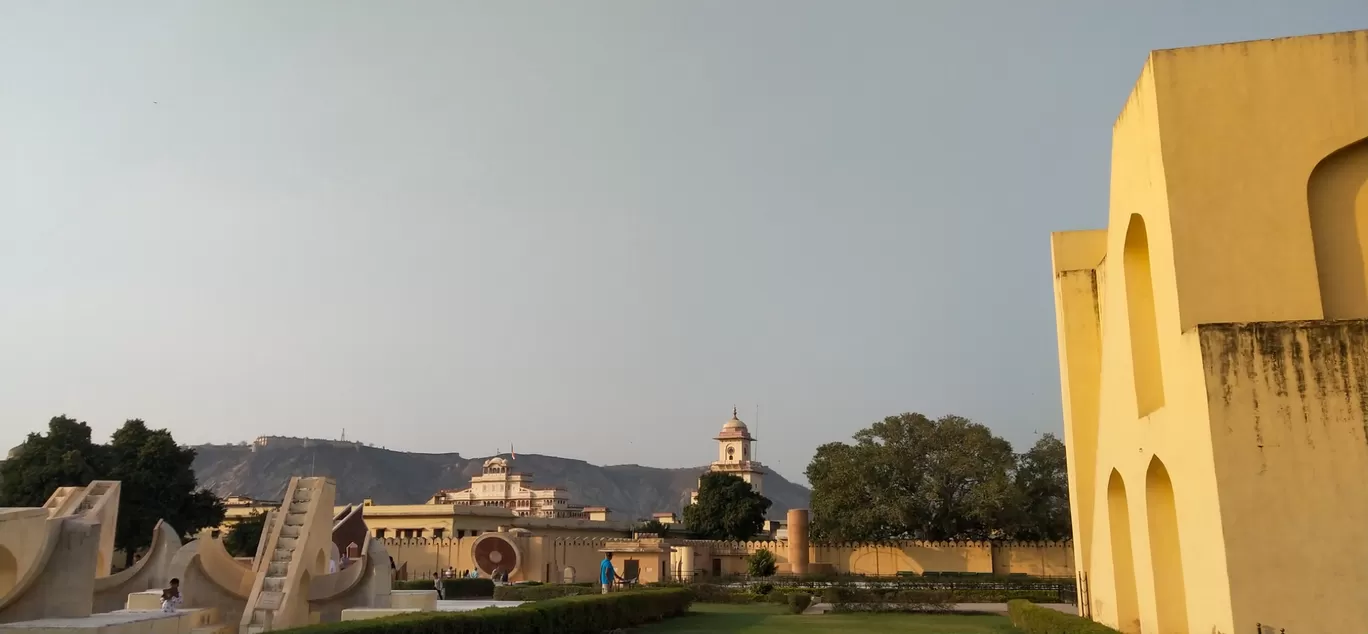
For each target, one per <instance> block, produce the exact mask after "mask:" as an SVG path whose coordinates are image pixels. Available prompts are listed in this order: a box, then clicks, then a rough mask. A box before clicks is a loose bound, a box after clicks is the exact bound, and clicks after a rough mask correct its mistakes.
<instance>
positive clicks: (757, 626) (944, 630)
mask: <svg viewBox="0 0 1368 634" xmlns="http://www.w3.org/2000/svg"><path fill="white" fill-rule="evenodd" d="M632 631H633V633H634V634H665V633H667V632H673V633H675V634H724V633H729V632H743V633H745V634H770V633H773V634H818V633H819V632H820V633H826V632H833V633H837V634H841V633H852V634H853V633H855V632H893V633H899V632H906V633H911V634H1013V633H1015V632H1016V631H1017V630H1015V629H1013V628H1012V625H1011V622H1009V621H1008V620H1007V617H1005V616H994V615H977V614H975V615H959V614H814V615H806V616H804V615H793V614H788V611H787V609H786V608H785V607H784V606H779V605H717V604H696V605H694V606H693V610H692V611H691V612H690V613H689V615H688V616H682V617H679V618H675V619H670V620H668V621H665V622H663V623H657V624H655V625H649V626H646V627H642V628H637V629H635V630H632Z"/></svg>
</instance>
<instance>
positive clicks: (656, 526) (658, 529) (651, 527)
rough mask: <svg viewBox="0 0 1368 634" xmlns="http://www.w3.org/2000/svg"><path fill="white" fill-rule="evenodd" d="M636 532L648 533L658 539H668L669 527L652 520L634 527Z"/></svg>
mask: <svg viewBox="0 0 1368 634" xmlns="http://www.w3.org/2000/svg"><path fill="white" fill-rule="evenodd" d="M636 532H638V533H650V534H652V535H657V536H659V537H669V536H670V525H669V524H666V523H664V522H661V521H660V520H658V519H654V518H652V519H649V520H646V521H644V522H642V523H641V525H640V526H638V527H636Z"/></svg>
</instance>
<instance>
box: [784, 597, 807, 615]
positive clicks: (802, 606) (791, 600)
mask: <svg viewBox="0 0 1368 634" xmlns="http://www.w3.org/2000/svg"><path fill="white" fill-rule="evenodd" d="M810 605H812V595H810V594H803V593H802V592H795V593H793V594H790V595H788V606H789V613H790V614H802V613H803V612H804V611H806V610H807V609H808V606H810Z"/></svg>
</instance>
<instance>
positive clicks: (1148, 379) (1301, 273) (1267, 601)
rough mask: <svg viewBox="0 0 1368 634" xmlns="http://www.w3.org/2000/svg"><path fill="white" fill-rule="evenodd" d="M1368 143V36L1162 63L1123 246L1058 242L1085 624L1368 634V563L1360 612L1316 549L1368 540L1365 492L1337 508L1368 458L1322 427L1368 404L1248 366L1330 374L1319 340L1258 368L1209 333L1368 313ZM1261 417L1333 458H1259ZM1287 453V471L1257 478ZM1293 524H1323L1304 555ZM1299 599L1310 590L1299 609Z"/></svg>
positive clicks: (1112, 228)
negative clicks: (1289, 384) (1227, 325)
mask: <svg viewBox="0 0 1368 634" xmlns="http://www.w3.org/2000/svg"><path fill="white" fill-rule="evenodd" d="M1366 137H1368V32H1364V31H1357V32H1349V33H1338V34H1330V35H1317V36H1308V37H1298V38H1286V39H1280V40H1265V41H1259V42H1247V43H1239V44H1227V45H1218V46H1204V47H1195V48H1187V49H1175V50H1167V51H1156V52H1154V53H1152V54H1151V55H1150V57H1149V59H1148V60H1147V62H1146V63H1145V65H1144V68H1143V70H1142V72H1141V74H1140V77H1139V79H1138V81H1137V82H1136V85H1135V87H1134V89H1133V91H1132V93H1131V95H1130V97H1129V99H1128V100H1127V102H1126V104H1125V106H1124V108H1123V109H1122V112H1121V114H1120V116H1119V117H1118V118H1117V121H1116V124H1115V125H1114V127H1113V130H1112V174H1111V200H1110V210H1109V214H1108V221H1107V223H1108V229H1107V230H1106V231H1105V233H1103V232H1100V231H1089V232H1069V233H1062V234H1055V236H1054V237H1053V240H1052V251H1053V258H1054V276H1055V300H1056V302H1055V303H1056V320H1057V328H1058V335H1059V356H1060V369H1061V397H1062V400H1063V404H1064V413H1065V421H1064V422H1065V437H1066V442H1067V443H1068V452H1069V466H1070V494H1071V502H1072V504H1073V512H1074V517H1073V522H1074V531H1075V532H1074V535H1075V540H1076V541H1075V544H1076V547H1077V553H1076V561H1077V566H1078V569H1079V571H1080V573H1081V574H1080V578H1083V579H1085V580H1086V583H1087V586H1088V587H1087V593H1088V594H1089V595H1090V596H1091V600H1090V601H1089V604H1088V605H1087V606H1085V610H1084V612H1085V614H1091V616H1092V617H1093V618H1095V619H1096V620H1099V621H1102V622H1104V623H1106V624H1108V625H1112V626H1113V627H1117V628H1118V629H1121V630H1122V631H1125V632H1145V633H1147V634H1149V633H1160V632H1162V634H1185V633H1188V632H1193V633H1197V632H1200V633H1202V634H1206V633H1207V632H1227V633H1230V632H1242V631H1246V630H1249V631H1252V630H1253V628H1254V627H1255V624H1256V623H1259V622H1262V623H1265V624H1268V623H1272V624H1274V625H1276V626H1277V627H1285V628H1287V629H1288V631H1325V632H1329V631H1346V632H1347V631H1368V607H1364V604H1363V602H1362V601H1359V600H1357V599H1360V598H1361V595H1363V594H1365V593H1368V585H1364V584H1363V583H1362V582H1361V581H1359V579H1361V578H1365V577H1368V573H1351V571H1350V569H1351V568H1352V567H1353V566H1355V565H1357V564H1358V563H1361V562H1362V561H1363V558H1362V557H1360V556H1359V555H1358V554H1357V553H1358V552H1359V551H1360V550H1361V549H1362V548H1364V547H1363V546H1362V545H1360V544H1359V543H1358V542H1355V543H1354V544H1346V547H1345V548H1344V549H1340V550H1338V552H1340V553H1341V557H1342V558H1341V559H1340V560H1339V562H1340V564H1339V567H1338V568H1332V570H1338V571H1340V573H1339V574H1341V575H1342V577H1343V581H1345V582H1346V583H1343V584H1341V585H1340V586H1339V589H1338V590H1336V591H1335V592H1332V594H1336V595H1337V596H1338V595H1343V596H1344V599H1343V600H1339V601H1336V600H1328V599H1324V597H1322V600H1319V601H1311V600H1310V599H1311V595H1312V593H1314V592H1315V591H1319V590H1320V589H1321V588H1322V587H1323V586H1325V585H1326V584H1327V583H1331V584H1333V583H1335V582H1334V581H1327V580H1326V579H1325V578H1323V577H1322V576H1320V574H1319V573H1317V572H1316V571H1314V570H1313V568H1314V567H1315V566H1313V565H1312V563H1313V562H1315V561H1318V560H1319V559H1324V558H1326V557H1325V556H1324V555H1321V556H1320V557H1319V558H1317V557H1310V556H1302V554H1301V553H1307V552H1310V551H1311V550H1314V549H1321V550H1319V551H1318V552H1333V551H1336V550H1337V549H1338V547H1337V546H1330V542H1334V540H1336V539H1340V538H1342V537H1343V538H1345V539H1348V538H1347V537H1345V536H1348V535H1351V534H1352V535H1360V536H1361V535H1362V529H1361V527H1362V526H1363V523H1362V522H1361V521H1358V518H1356V517H1355V515H1356V514H1357V513H1358V511H1357V510H1355V511H1353V512H1344V508H1346V507H1353V508H1355V509H1358V508H1359V507H1360V506H1361V503H1360V502H1357V501H1356V500H1357V498H1356V497H1355V496H1356V495H1357V494H1350V495H1349V497H1347V498H1345V499H1346V503H1344V504H1342V505H1341V512H1339V513H1333V512H1327V511H1328V510H1329V509H1330V508H1331V507H1333V506H1334V505H1333V504H1331V503H1329V502H1328V501H1327V498H1330V497H1332V496H1335V495H1337V493H1334V492H1335V491H1337V487H1339V486H1341V485H1340V483H1341V482H1343V483H1348V482H1351V481H1353V482H1363V481H1365V480H1368V468H1365V467H1368V457H1366V458H1364V459H1363V460H1362V461H1361V460H1360V458H1359V457H1358V455H1359V453H1360V448H1361V447H1362V446H1363V441H1358V442H1359V446H1360V447H1359V448H1353V449H1349V448H1347V446H1346V444H1347V443H1349V442H1350V441H1351V438H1350V437H1349V436H1348V435H1347V434H1348V432H1346V431H1340V432H1331V431H1325V430H1320V431H1317V432H1315V433H1311V432H1310V431H1309V428H1310V427H1314V426H1317V425H1320V426H1322V427H1324V425H1325V423H1322V420H1323V419H1326V420H1328V419H1334V420H1343V421H1348V420H1353V418H1352V417H1353V416H1354V415H1356V413H1355V411H1354V408H1353V407H1351V406H1348V405H1343V403H1345V402H1352V401H1353V398H1357V397H1356V393H1355V392H1352V390H1351V389H1350V388H1349V387H1345V385H1347V382H1346V381H1345V380H1339V382H1338V383H1336V381H1337V380H1338V379H1333V378H1311V377H1312V375H1313V374H1314V373H1308V372H1303V374H1304V375H1305V376H1303V379H1304V381H1305V383H1304V385H1305V386H1306V388H1307V389H1305V390H1303V391H1301V392H1299V394H1300V396H1298V397H1296V398H1295V399H1292V400H1289V398H1290V397H1288V395H1287V393H1286V391H1284V392H1278V391H1277V390H1276V389H1271V391H1268V390H1263V388H1259V387H1257V385H1259V382H1260V381H1264V379H1263V378H1261V377H1262V376H1263V375H1262V374H1259V373H1257V372H1256V373H1239V372H1232V371H1231V368H1232V367H1246V366H1247V367H1262V365H1261V364H1266V363H1276V364H1278V365H1277V367H1278V368H1281V369H1282V370H1283V371H1286V372H1293V370H1292V369H1290V368H1296V367H1298V365H1297V363H1296V362H1297V361H1298V360H1300V362H1301V363H1302V364H1303V365H1304V366H1305V367H1304V369H1305V370H1307V371H1309V370H1310V369H1311V368H1312V367H1321V366H1324V365H1325V364H1328V363H1330V359H1328V358H1322V357H1315V356H1307V355H1308V354H1309V353H1308V352H1306V351H1307V349H1308V345H1309V344H1306V345H1302V346H1301V347H1300V348H1297V349H1296V351H1295V352H1288V354H1289V355H1290V356H1289V357H1288V358H1278V357H1277V355H1272V354H1267V353H1256V351H1255V350H1254V349H1252V348H1250V347H1248V346H1242V344H1240V342H1239V341H1237V340H1236V339H1238V338H1235V339H1230V338H1222V337H1215V336H1214V335H1212V334H1211V333H1213V332H1216V331H1217V330H1210V329H1212V328H1217V327H1215V326H1208V325H1207V324H1216V323H1220V322H1260V321H1261V322H1280V321H1286V320H1317V319H1321V318H1322V317H1323V316H1325V315H1326V314H1329V315H1330V316H1332V317H1338V318H1368V283H1365V281H1364V280H1365V277H1368V275H1365V271H1368V255H1365V253H1366V252H1368V249H1364V247H1363V244H1364V242H1363V240H1362V239H1360V238H1359V236H1365V237H1368V149H1364V148H1366V147H1368V146H1365V144H1363V143H1360V141H1361V140H1362V139H1365V138H1366ZM1326 228H1328V229H1326ZM1103 236H1105V237H1103ZM1100 243H1104V244H1105V248H1104V249H1103V250H1102V251H1101V252H1099V244H1100ZM1323 299H1324V300H1325V302H1324V307H1323V305H1322V300H1323ZM1249 328H1253V329H1254V330H1255V331H1257V332H1269V331H1270V330H1279V329H1283V328H1286V326H1283V325H1278V324H1259V325H1258V326H1257V327H1255V326H1251V327H1249ZM1218 330H1219V328H1218ZM1289 350H1291V349H1290V348H1289ZM1335 350H1337V351H1338V350H1341V348H1339V347H1336V348H1335ZM1343 350H1348V351H1356V353H1357V354H1360V355H1368V348H1364V347H1362V346H1360V347H1358V348H1354V347H1353V344H1351V343H1347V342H1346V343H1345V347H1344V348H1343ZM1354 353H1355V352H1348V353H1341V354H1350V355H1351V356H1352V355H1353V354H1354ZM1264 357H1268V359H1265V358H1264ZM1271 359H1276V361H1274V360H1271ZM1260 372H1262V370H1261V371H1260ZM1342 372H1343V371H1341V373H1342ZM1333 373H1334V372H1330V374H1333ZM1322 375H1323V376H1326V377H1328V376H1329V375H1326V374H1325V373H1324V372H1323V373H1321V374H1320V375H1315V376H1322ZM1270 376H1271V375H1270ZM1355 376H1357V375H1355ZM1293 383H1295V381H1293ZM1337 386H1338V387H1337ZM1294 391H1295V390H1294ZM1218 397H1219V398H1218ZM1351 397H1352V398H1351ZM1214 399H1216V400H1214ZM1217 400H1219V401H1220V403H1219V407H1218V405H1217ZM1327 401H1329V402H1327ZM1332 403H1335V404H1332ZM1318 412H1319V413H1318ZM1327 412H1328V413H1327ZM1336 417H1338V418H1336ZM1261 419H1263V420H1277V421H1279V423H1280V424H1281V425H1282V428H1281V430H1280V433H1282V432H1283V431H1286V433H1289V434H1291V435H1292V436H1296V437H1301V436H1307V437H1308V438H1310V437H1318V438H1319V436H1317V434H1322V435H1325V434H1328V435H1325V437H1324V438H1322V439H1321V440H1322V442H1321V443H1320V444H1316V445H1315V448H1314V449H1312V448H1307V447H1306V446H1303V447H1302V448H1300V449H1298V450H1296V451H1291V450H1286V449H1278V450H1276V451H1271V450H1270V448H1269V447H1268V446H1267V445H1265V446H1264V447H1263V448H1262V449H1259V448H1257V446H1256V445H1257V443H1255V442H1252V440H1253V438H1254V436H1252V435H1251V434H1255V433H1256V432H1254V431H1253V430H1254V429H1255V428H1258V427H1261V426H1262V423H1259V422H1258V421H1259V420H1261ZM1346 424H1347V423H1346ZM1360 424H1361V419H1360ZM1331 426H1332V427H1333V424H1331ZM1289 429H1290V430H1291V431H1287V430H1289ZM1261 433H1268V432H1261ZM1359 433H1360V434H1361V433H1362V430H1359ZM1308 434H1309V435H1308ZM1270 453H1276V454H1277V455H1278V456H1279V459H1280V460H1283V461H1284V462H1282V463H1281V467H1282V468H1281V469H1260V468H1257V465H1258V464H1259V463H1258V459H1257V458H1258V457H1259V456H1269V455H1270ZM1327 469H1338V470H1339V471H1335V472H1334V473H1327V472H1326V470H1327ZM1284 498H1285V499H1284ZM1356 504H1358V505H1359V506H1355V505H1356ZM1280 508H1289V509H1296V510H1297V513H1299V514H1300V515H1301V516H1300V517H1299V518H1298V519H1295V520H1291V521H1293V523H1294V524H1297V525H1298V526H1300V527H1302V528H1304V529H1305V530H1302V531H1301V532H1300V533H1299V539H1301V540H1302V542H1301V543H1300V544H1299V545H1296V546H1293V545H1291V544H1290V543H1289V540H1290V539H1291V533H1292V532H1293V531H1292V530H1290V529H1289V530H1284V529H1282V528H1278V529H1273V530H1270V529H1269V527H1270V525H1273V524H1278V523H1280V522H1284V521H1288V518H1287V517H1283V516H1282V514H1280V513H1273V514H1271V515H1270V513H1269V510H1270V509H1280ZM1327 523H1328V524H1331V525H1335V526H1334V527H1333V528H1329V529H1325V528H1320V529H1316V528H1312V527H1313V526H1325V525H1326V524H1327ZM1327 539H1328V540H1329V541H1327ZM1283 548H1286V549H1288V550H1285V551H1282V554H1279V555H1276V556H1272V557H1270V556H1269V554H1268V553H1270V552H1272V551H1274V550H1278V549H1283ZM1351 560H1352V561H1353V562H1354V563H1353V564H1350V563H1349V561H1351ZM1359 567H1362V566H1359ZM1292 586H1304V587H1305V588H1306V592H1304V593H1303V592H1296V593H1293V595H1292V596H1288V595H1287V594H1285V593H1284V592H1285V591H1286V590H1287V589H1288V588H1290V587H1292ZM1256 588H1257V589H1256ZM1313 589H1314V590H1313ZM1350 597H1353V599H1351V598H1350ZM1275 604H1276V606H1277V607H1276V608H1273V607H1271V606H1273V605H1275ZM1294 626H1295V627H1294Z"/></svg>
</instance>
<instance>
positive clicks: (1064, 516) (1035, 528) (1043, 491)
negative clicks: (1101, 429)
mask: <svg viewBox="0 0 1368 634" xmlns="http://www.w3.org/2000/svg"><path fill="white" fill-rule="evenodd" d="M1016 490H1017V495H1018V503H1017V517H1016V526H1015V529H1016V530H1015V531H1014V533H1015V534H1014V537H1016V538H1017V539H1050V540H1058V539H1066V538H1068V537H1069V536H1070V535H1071V534H1072V532H1073V526H1072V525H1071V524H1070V519H1069V470H1068V459H1067V457H1066V454H1065V452H1064V442H1063V441H1061V440H1060V439H1059V438H1058V437H1056V436H1055V435H1054V434H1045V435H1044V436H1041V437H1040V440H1038V441H1036V444H1035V446H1033V447H1031V449H1030V450H1029V451H1027V452H1026V453H1024V454H1021V456H1020V458H1019V460H1018V461H1017V470H1016Z"/></svg>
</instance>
